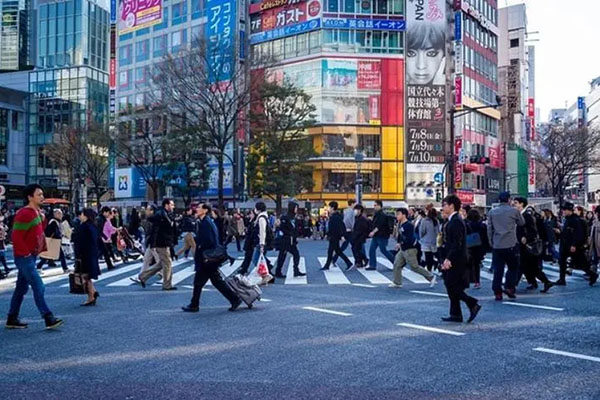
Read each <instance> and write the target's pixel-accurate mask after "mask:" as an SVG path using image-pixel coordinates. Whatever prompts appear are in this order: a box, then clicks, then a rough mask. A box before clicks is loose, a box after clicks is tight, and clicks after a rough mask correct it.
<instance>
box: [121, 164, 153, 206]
mask: <svg viewBox="0 0 600 400" xmlns="http://www.w3.org/2000/svg"><path fill="white" fill-rule="evenodd" d="M114 171H115V172H114V189H115V199H128V198H132V197H144V196H146V181H145V180H144V178H142V175H141V174H140V172H139V171H138V170H137V168H133V167H129V168H116V169H115V170H114Z"/></svg>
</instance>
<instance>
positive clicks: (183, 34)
mask: <svg viewBox="0 0 600 400" xmlns="http://www.w3.org/2000/svg"><path fill="white" fill-rule="evenodd" d="M186 41H187V31H186V30H185V29H182V30H180V31H177V32H173V33H171V49H172V50H173V52H177V51H179V50H181V49H182V48H183V46H185V44H186Z"/></svg>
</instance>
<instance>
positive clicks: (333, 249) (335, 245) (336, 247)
mask: <svg viewBox="0 0 600 400" xmlns="http://www.w3.org/2000/svg"><path fill="white" fill-rule="evenodd" d="M334 254H335V255H337V256H338V257H340V258H341V259H342V260H344V262H345V263H346V265H348V266H351V265H352V263H351V262H350V259H348V257H346V255H345V254H344V252H343V251H342V249H341V248H340V240H339V239H335V240H330V241H329V247H328V248H327V262H326V263H325V267H324V268H329V265H330V264H331V262H332V261H333V255H334Z"/></svg>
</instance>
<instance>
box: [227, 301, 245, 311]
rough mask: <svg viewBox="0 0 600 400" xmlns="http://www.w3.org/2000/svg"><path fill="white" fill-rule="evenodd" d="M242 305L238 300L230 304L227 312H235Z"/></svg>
mask: <svg viewBox="0 0 600 400" xmlns="http://www.w3.org/2000/svg"><path fill="white" fill-rule="evenodd" d="M240 304H242V300H240V299H238V300H237V301H236V302H235V303H231V307H229V311H235V310H237V309H238V307H239V306H240Z"/></svg>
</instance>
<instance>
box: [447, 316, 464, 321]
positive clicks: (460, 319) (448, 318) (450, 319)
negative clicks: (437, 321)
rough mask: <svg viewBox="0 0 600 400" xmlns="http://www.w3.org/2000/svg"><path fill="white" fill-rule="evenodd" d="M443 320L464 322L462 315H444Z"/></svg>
mask: <svg viewBox="0 0 600 400" xmlns="http://www.w3.org/2000/svg"><path fill="white" fill-rule="evenodd" d="M442 321H444V322H463V319H462V318H460V317H442Z"/></svg>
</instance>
